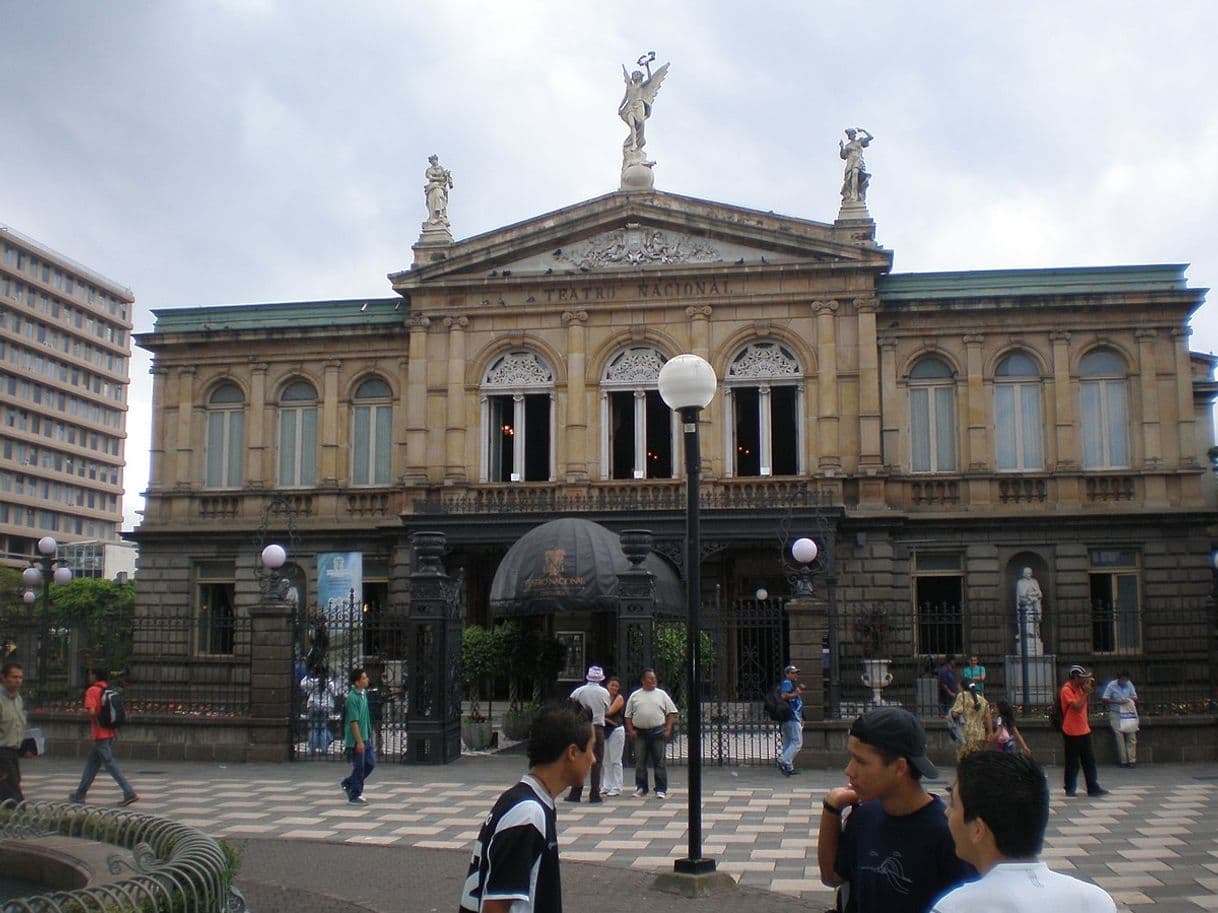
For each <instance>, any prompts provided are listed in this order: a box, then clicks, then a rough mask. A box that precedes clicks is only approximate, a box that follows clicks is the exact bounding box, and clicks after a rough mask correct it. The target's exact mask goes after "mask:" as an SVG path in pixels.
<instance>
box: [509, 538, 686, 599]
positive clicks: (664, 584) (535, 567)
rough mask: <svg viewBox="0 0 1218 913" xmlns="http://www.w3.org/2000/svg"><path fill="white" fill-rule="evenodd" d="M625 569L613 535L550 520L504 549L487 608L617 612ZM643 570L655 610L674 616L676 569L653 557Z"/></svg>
mask: <svg viewBox="0 0 1218 913" xmlns="http://www.w3.org/2000/svg"><path fill="white" fill-rule="evenodd" d="M629 567H630V562H629V561H627V560H626V556H625V555H624V554H623V553H622V543H621V540H620V538H619V537H618V534H617V533H615V532H613V531H612V530H610V529H606V528H605V527H603V526H601V525H600V524H599V523H593V522H592V521H591V520H583V519H580V518H577V517H563V518H562V519H559V520H551V521H550V522H549V523H543V524H542V525H541V526H538V527H537V528H536V529H532V530H529V532H527V533H525V534H524V535H523V536H521V537H520V539H518V540H517V541H516V544H515V545H513V546H512V547H511V548H510V549H509V550H508V553H507V555H505V556H504V558H503V561H502V562H500V564H499V569H498V570H497V571H496V572H495V579H494V582H492V584H491V599H490V602H491V609H492V610H493V611H494V612H495V614H497V615H546V614H550V613H552V612H570V611H589V610H593V611H617V607H618V600H617V583H618V574H620V573H622V572H624V571H626V570H627V569H628V568H629ZM643 567H644V568H645V569H646V570H648V571H650V572H651V573H652V574H653V575H655V594H656V611H657V612H661V613H664V614H673V613H676V612H679V611H680V610H681V607H682V606H683V605H684V604H685V596H684V592H685V591H684V588H683V586H682V584H681V581H680V580H679V579H678V577H677V574H676V571H674V570H673V569H672V566H671V565H669V564H668V563H667V562H666V561H665V560H664V559H663V558H660V557H659V556H658V555H656V554H650V555H648V556H647V560H646V561H645V562H644V564H643Z"/></svg>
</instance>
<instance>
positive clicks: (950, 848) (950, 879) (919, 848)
mask: <svg viewBox="0 0 1218 913" xmlns="http://www.w3.org/2000/svg"><path fill="white" fill-rule="evenodd" d="M847 747H848V750H849V752H850V763H848V764H847V765H846V778H847V781H848V785H846V786H839V787H837V788H835V789H831V790H829V792H828V794H827V795H826V796H825V798H824V802H823V805H822V811H821V816H820V833H819V842H818V845H817V851H816V856H817V862H818V863H819V865H820V877H821V881H823V882H824V883H825V884H827V885H829V886H830V887H833V886H837V885H843V884H848V885H849V887H848V888H847V889H846V890H847V891H848V895H849V900H848V902H849V904H850V906H849V907H848V909H850V910H857V911H858V913H925V911H926V909H927V908H928V907H929V906H930V905H931V902H932V901H934V900H935V898H937V897H939V896H940V895H942V894H943V893H944V892H945V891H947V890H948V889H949V888H952V887H955V886H956V885H958V884H960V883H961V882H964V881H967V880H969V879H972V878H975V877H976V872H975V871H974V870H973V868H972V866H970V865H968V864H967V863H965V862H962V861H961V860H960V859H959V858H958V857H957V856H956V845H955V843H954V842H953V841H952V835H951V832H950V831H949V830H948V827H947V821H946V819H945V818H944V805H943V802H942V800H940V799H939V798H938V797H937V796H933V795H931V794H930V793H928V792H926V790H925V789H923V787H922V777H929V778H934V777H937V776H938V775H939V772H938V771H937V770H936V769H935V766H934V765H933V764H931V763H930V759H929V758H927V757H926V733H925V732H924V731H923V729H922V724H921V723H919V722H918V720H917V718H916V717H915V716H914V715H913V714H911V713H910V712H909V711H907V710H904V709H902V708H900V707H877V708H876V709H874V710H871V711H868V712H867V713H865V714H863V715H862V716H861V717H859V718H858V719H857V720H855V721H854V723H853V725H851V727H850V737H849V740H848V742H847ZM848 808H849V809H851V811H850V813H849V814H848V815H846V816H843V812H845V811H846V809H848Z"/></svg>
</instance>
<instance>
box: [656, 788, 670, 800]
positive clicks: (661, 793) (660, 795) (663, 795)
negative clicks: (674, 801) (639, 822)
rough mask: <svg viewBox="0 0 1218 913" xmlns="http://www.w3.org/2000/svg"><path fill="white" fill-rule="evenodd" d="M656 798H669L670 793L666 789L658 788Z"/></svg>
mask: <svg viewBox="0 0 1218 913" xmlns="http://www.w3.org/2000/svg"><path fill="white" fill-rule="evenodd" d="M656 798H657V799H667V798H668V793H666V792H664V790H662V789H657V790H656Z"/></svg>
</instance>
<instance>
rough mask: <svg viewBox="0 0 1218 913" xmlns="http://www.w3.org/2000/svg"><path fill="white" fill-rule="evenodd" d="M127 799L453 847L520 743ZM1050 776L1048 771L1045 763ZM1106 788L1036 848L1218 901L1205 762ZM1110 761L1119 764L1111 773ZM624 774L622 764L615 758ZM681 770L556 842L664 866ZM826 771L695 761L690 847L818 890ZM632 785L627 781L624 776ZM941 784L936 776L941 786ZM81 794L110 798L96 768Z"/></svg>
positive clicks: (1124, 901)
mask: <svg viewBox="0 0 1218 913" xmlns="http://www.w3.org/2000/svg"><path fill="white" fill-rule="evenodd" d="M123 766H124V770H125V772H126V773H127V776H128V778H129V779H130V780H131V781H132V783H133V784H134V785H135V787H136V789H138V790H139V792H140V794H141V797H142V799H141V801H140V803H139V804H138V805H137V806H135V809H133V810H138V811H142V812H147V813H150V814H156V815H162V816H165V817H169V818H172V819H174V820H178V821H181V822H183V823H185V824H189V825H192V826H194V827H198V828H200V829H201V830H204V831H207V832H209V833H211V834H215V835H217V836H229V837H234V838H238V837H257V838H262V839H281V840H316V841H327V842H346V843H357V844H358V843H365V844H379V845H386V846H391V845H410V846H415V847H425V848H432V849H447V850H465V849H468V848H469V846H470V843H471V842H472V841H473V839H474V837H475V836H476V834H477V829H478V826H479V824H480V823H481V820H482V818H483V817H484V816H485V814H486V812H487V811H488V810H489V808H490V806H491V804H492V802H493V801H494V798H495V797H496V796H497V795H498V794H499V792H500V791H502V790H503V789H504V788H505V786H506V785H508V784H509V783H511V782H512V781H513V780H514V779H515V778H516V777H517V776H518V775H519V773H520V772H521V761H520V759H519V758H502V757H499V758H495V757H486V758H466V759H462V760H461V761H460V762H458V763H457V764H455V765H450V766H448V767H442V768H417V767H401V766H396V765H388V764H387V765H384V766H382V767H381V768H379V769H378V770H377V771H376V773H375V774H374V776H373V778H372V779H371V780H370V781H369V784H368V787H367V790H366V793H365V795H366V797H367V799H368V804H367V805H365V806H353V805H349V804H348V803H347V802H346V800H345V798H344V796H343V794H342V790H341V789H340V788H339V786H338V780H339V779H340V778H341V777H342V776H343V775H344V774H345V773H346V768H345V767H344V766H340V765H338V764H331V763H316V764H290V765H288V764H285V765H278V766H271V765H227V766H224V765H199V764H175V763H164V762H128V763H125V764H124V765H123ZM1049 774H1050V777H1051V782H1058V781H1059V780H1060V772H1059V771H1050V772H1049ZM1105 774H1106V780H1105V785H1106V786H1108V787H1109V788H1110V789H1111V790H1112V793H1111V795H1109V796H1106V797H1104V798H1102V799H1089V798H1081V797H1080V798H1075V799H1067V798H1065V797H1064V796H1062V795H1061V791H1060V789H1059V790H1057V791H1056V794H1055V795H1054V798H1053V813H1052V817H1051V820H1050V826H1049V832H1048V835H1047V840H1046V846H1045V852H1044V854H1043V855H1044V858H1045V860H1046V861H1047V862H1049V864H1050V865H1051V866H1052V867H1054V868H1056V869H1059V870H1062V871H1069V872H1072V873H1074V874H1076V875H1079V876H1080V877H1083V878H1086V879H1088V880H1090V881H1093V882H1095V883H1096V884H1099V885H1101V886H1103V887H1104V888H1106V889H1107V890H1108V891H1109V892H1110V893H1111V894H1112V895H1113V896H1114V897H1115V898H1116V899H1117V902H1118V905H1119V906H1120V907H1122V908H1123V909H1125V910H1129V911H1138V910H1150V909H1168V910H1172V911H1186V910H1218V828H1216V827H1215V825H1214V821H1215V820H1218V776H1216V775H1214V774H1213V771H1212V768H1202V767H1199V766H1192V767H1162V768H1157V769H1153V770H1151V769H1147V770H1146V771H1143V770H1138V771H1110V772H1105ZM1118 774H1120V776H1118ZM78 776H79V767H78V766H76V765H75V764H70V763H69V762H67V761H60V760H51V759H43V760H40V761H37V762H30V763H28V764H27V765H26V768H25V788H26V794H27V796H29V797H30V798H34V799H51V800H57V799H61V798H64V797H66V796H67V795H68V793H69V792H70V791H71V790H72V789H73V788H74V787H75V785H76V779H77V777H78ZM628 779H629V772H628ZM684 782H685V771H684V769H682V768H676V769H672V770H670V790H669V793H668V799H667V800H666V801H660V800H657V799H655V798H654V797H653V796H649V797H647V798H646V799H635V798H633V797H627V796H621V797H617V798H613V799H607V800H606V801H605V802H604V803H603V804H600V805H590V804H588V803H586V802H584V803H581V804H578V805H577V804H574V803H567V802H562V801H560V802H559V803H558V813H559V829H560V836H559V840H560V845H561V847H562V856H563V858H564V859H566V860H570V861H583V862H596V863H600V864H606V865H611V866H625V867H631V868H635V869H642V870H657V871H658V870H666V871H667V870H671V865H672V860H673V859H675V858H679V857H682V856H685V855H686V853H687V849H688V843H687V840H688V837H687V832H686V823H687V814H688V812H687V808H686V796H687V793H686V790H685V788H684ZM838 783H840V776H839V775H838V774H836V773H834V772H829V771H808V772H805V774H804V775H803V776H801V777H798V778H795V779H785V778H783V777H781V776H779V775H778V773H777V771H774V770H772V769H762V768H745V769H740V770H724V769H719V768H713V769H710V770H707V771H706V772H705V775H704V784H703V800H704V801H703V813H702V821H703V849H704V853H705V855H707V856H710V857H712V858H714V859H715V860H716V861H717V864H718V868H719V869H720V870H722V871H726V872H729V873H731V874H732V875H734V876H736V877H737V878H739V879H740V881H741V882H742V883H744V884H749V885H754V886H757V887H761V888H766V889H769V890H772V891H777V892H781V893H785V894H791V895H798V896H800V897H803V898H807V899H808V900H809V902H810V903H809V906H810V909H819V908H821V907H820V906H818V905H820V904H823V905H826V906H828V905H831V893H830V891H829V889H827V888H825V887H823V886H822V885H821V884H820V880H819V877H818V875H817V867H816V828H817V823H818V821H819V803H820V798H821V796H822V795H823V793H824V791H825V790H826V789H827V788H828V787H829V786H831V785H836V784H838ZM627 785H628V786H629V783H628V784H627ZM940 788H941V787H940ZM89 798H90V801H92V802H94V803H97V804H113V803H116V802H117V801H118V799H119V794H118V791H117V789H116V788H115V787H114V784H113V782H112V781H111V780H109V778H108V777H106V775H105V774H104V773H103V774H102V775H101V776H100V777H99V779H98V781H97V783H96V784H95V785H94V787H93V790H92V792H91V794H90V797H89Z"/></svg>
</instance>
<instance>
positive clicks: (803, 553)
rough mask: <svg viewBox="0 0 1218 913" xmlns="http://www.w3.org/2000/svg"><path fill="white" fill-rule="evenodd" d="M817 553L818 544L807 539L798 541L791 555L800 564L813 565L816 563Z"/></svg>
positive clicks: (793, 546)
mask: <svg viewBox="0 0 1218 913" xmlns="http://www.w3.org/2000/svg"><path fill="white" fill-rule="evenodd" d="M817 551H818V549H817V548H816V543H815V542H813V541H812V540H811V539H807V538H804V539H796V540H795V544H794V545H792V546H791V554H792V555H794V556H795V560H796V561H798V562H799V563H800V564H811V563H812V562H813V561H815V560H816V553H817Z"/></svg>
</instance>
